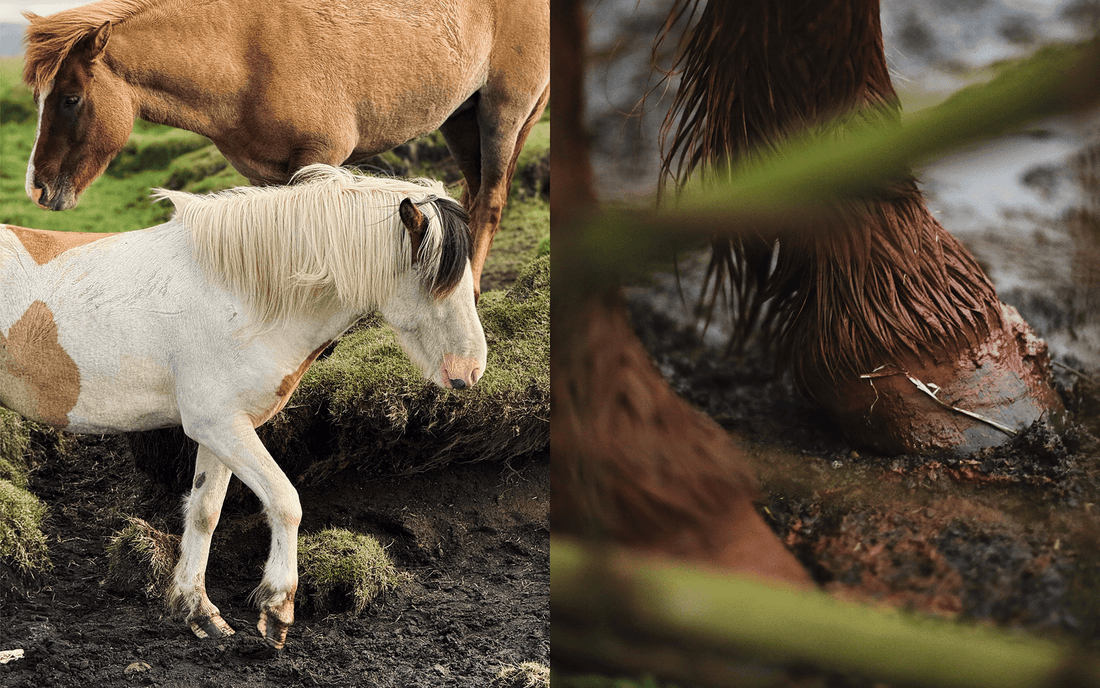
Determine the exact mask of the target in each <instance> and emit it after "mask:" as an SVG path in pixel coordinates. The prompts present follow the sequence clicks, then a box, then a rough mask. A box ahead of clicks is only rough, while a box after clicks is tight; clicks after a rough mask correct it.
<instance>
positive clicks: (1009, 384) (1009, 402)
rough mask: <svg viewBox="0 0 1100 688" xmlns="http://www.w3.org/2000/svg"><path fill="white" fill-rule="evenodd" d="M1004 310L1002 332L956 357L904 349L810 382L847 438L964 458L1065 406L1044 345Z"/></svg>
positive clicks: (878, 447) (881, 448)
mask: <svg viewBox="0 0 1100 688" xmlns="http://www.w3.org/2000/svg"><path fill="white" fill-rule="evenodd" d="M1003 314H1004V319H1005V324H1006V327H1005V328H1004V329H1003V330H1002V329H998V330H994V331H993V332H990V333H989V334H988V335H987V336H986V338H985V341H983V342H981V343H980V344H978V345H977V346H975V347H972V348H969V349H967V350H965V351H963V352H961V353H959V354H956V355H955V356H947V355H944V356H943V357H942V358H941V359H940V360H935V361H934V360H927V359H924V358H921V357H918V356H916V355H912V354H909V355H906V356H901V357H899V358H898V360H896V361H892V362H887V364H885V365H883V366H882V367H880V368H877V369H874V370H868V371H866V374H864V375H861V376H860V377H858V378H848V379H841V380H838V381H835V382H828V381H826V380H825V379H823V378H821V379H817V380H811V381H808V382H809V384H808V385H807V387H808V388H809V390H810V392H811V394H812V395H813V396H814V398H816V399H817V400H818V402H819V403H821V405H822V406H823V407H824V408H825V409H826V410H827V411H828V412H829V414H830V415H831V416H832V417H833V419H834V420H835V421H836V422H837V424H838V425H839V426H840V428H841V430H843V431H844V433H845V435H847V436H848V438H849V439H850V440H852V441H853V442H854V443H856V444H859V445H861V446H864V447H868V448H870V449H871V450H873V451H876V452H879V453H882V454H920V453H924V452H929V451H942V450H950V451H953V452H954V453H955V454H956V455H959V456H963V455H966V454H970V453H972V452H975V451H978V450H979V449H984V448H986V447H993V446H997V445H1000V444H1004V443H1005V442H1007V441H1009V440H1010V439H1011V438H1012V437H1014V436H1015V435H1016V434H1017V433H1019V432H1020V431H1022V430H1025V429H1026V428H1027V427H1028V426H1029V425H1031V424H1032V423H1033V422H1035V421H1036V420H1038V419H1039V418H1040V417H1042V416H1044V414H1052V413H1053V414H1057V413H1059V412H1061V411H1062V410H1063V407H1062V403H1061V400H1060V399H1059V397H1058V395H1057V393H1056V392H1055V391H1054V389H1053V388H1052V387H1051V384H1050V370H1049V366H1050V361H1049V358H1048V357H1047V353H1046V344H1045V343H1044V342H1043V341H1042V340H1040V339H1038V337H1036V336H1035V335H1034V333H1032V331H1031V329H1030V328H1029V327H1028V326H1027V324H1026V323H1024V321H1023V320H1022V319H1021V318H1020V316H1019V315H1018V314H1017V313H1016V311H1015V309H1012V308H1010V307H1008V306H1004V307H1003Z"/></svg>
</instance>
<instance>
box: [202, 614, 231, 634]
mask: <svg viewBox="0 0 1100 688" xmlns="http://www.w3.org/2000/svg"><path fill="white" fill-rule="evenodd" d="M191 631H192V632H194V634H195V635H196V636H198V637H200V638H228V637H229V636H231V635H233V634H234V633H235V632H236V631H234V630H233V628H232V627H231V626H230V625H229V624H227V623H226V622H225V619H223V618H222V615H221V614H213V615H211V616H197V617H195V618H194V619H191Z"/></svg>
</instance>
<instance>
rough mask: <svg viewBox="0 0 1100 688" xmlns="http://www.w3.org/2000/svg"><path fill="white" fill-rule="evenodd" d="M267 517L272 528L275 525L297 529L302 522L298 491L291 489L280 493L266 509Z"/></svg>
mask: <svg viewBox="0 0 1100 688" xmlns="http://www.w3.org/2000/svg"><path fill="white" fill-rule="evenodd" d="M267 516H268V519H269V520H270V521H271V525H272V527H275V526H277V525H279V526H284V527H286V528H292V529H297V528H298V525H299V524H300V523H301V522H302V502H301V499H299V497H298V491H297V490H295V489H294V488H293V487H290V488H289V490H283V491H280V494H279V495H278V496H277V497H276V498H275V499H273V500H272V501H271V504H269V505H268V507H267Z"/></svg>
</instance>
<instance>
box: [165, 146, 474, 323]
mask: <svg viewBox="0 0 1100 688" xmlns="http://www.w3.org/2000/svg"><path fill="white" fill-rule="evenodd" d="M153 196H154V198H157V199H168V200H170V201H172V203H173V204H174V205H175V206H176V213H175V215H174V219H175V220H177V221H179V222H181V223H183V224H184V225H186V226H187V227H188V228H189V229H190V230H191V239H192V242H193V244H194V250H195V259H196V261H197V262H198V263H199V265H200V266H201V267H202V269H203V271H204V272H205V274H206V276H207V277H208V278H209V279H211V280H212V281H214V282H216V283H221V284H223V285H224V286H226V287H227V288H229V289H230V290H231V291H233V292H234V293H235V294H237V295H238V296H239V297H240V298H242V299H243V300H244V301H245V302H246V303H248V304H249V306H250V307H251V309H252V312H253V313H252V314H253V316H254V317H255V318H256V319H257V320H258V321H259V322H260V323H261V324H263V325H270V324H272V323H275V322H278V321H280V320H283V319H286V318H288V317H291V316H294V315H297V314H300V313H302V312H306V311H309V310H312V309H315V308H318V307H324V306H329V305H336V304H338V305H339V306H340V307H342V308H346V309H349V310H353V311H358V312H365V311H369V310H370V309H372V308H374V307H375V306H377V305H378V304H379V303H380V302H382V301H384V300H386V299H387V298H388V297H389V296H390V294H391V293H392V291H393V289H394V287H395V285H396V282H397V279H398V277H399V276H400V275H401V274H403V273H405V272H407V271H408V270H411V269H416V270H417V272H418V274H419V277H420V279H421V281H422V282H423V283H424V284H425V285H426V286H427V287H428V288H429V289H433V285H435V286H434V288H438V287H439V282H440V280H449V279H451V278H450V276H448V275H441V274H440V272H441V265H442V270H443V272H446V271H447V267H446V265H445V264H446V263H448V262H451V261H450V260H449V259H448V256H447V255H446V254H447V253H448V250H449V248H453V247H452V246H451V245H452V244H453V243H454V242H450V241H448V238H447V236H446V232H445V229H446V227H445V223H444V222H443V219H444V218H443V216H444V215H445V214H446V213H449V212H452V210H451V209H446V210H443V211H441V210H440V207H437V205H438V206H442V205H444V204H448V203H450V204H453V205H454V207H455V209H457V211H456V212H461V209H460V206H458V204H457V202H455V201H453V200H452V199H451V198H450V197H449V196H447V193H446V190H445V189H444V188H443V185H442V184H441V183H439V182H436V181H431V180H427V179H417V180H402V179H391V178H383V177H369V176H363V175H359V174H354V173H352V172H350V171H348V170H345V169H341V168H336V167H331V166H329V165H320V164H318V165H310V166H308V167H305V168H303V169H302V170H301V171H299V172H298V174H296V175H295V176H294V179H293V180H292V184H291V185H290V186H271V187H238V188H235V189H229V190H227V191H220V192H217V193H213V194H208V195H205V196H197V195H194V194H189V193H185V192H182V191H169V190H165V189H157V190H155V192H154V194H153ZM405 198H409V199H410V200H412V201H413V203H416V204H417V206H418V207H419V209H420V211H421V212H422V213H424V216H425V217H426V218H427V219H428V228H427V230H426V231H425V233H424V238H423V240H422V242H421V245H420V250H419V259H418V261H417V264H416V266H415V268H414V266H413V264H412V258H413V257H412V243H411V241H410V239H409V237H408V231H407V230H406V228H405V226H404V225H403V224H402V223H401V219H400V217H399V215H398V207H399V205H400V203H401V201H402V200H403V199H405ZM432 201H435V202H434V203H433V202H432ZM462 232H467V233H468V229H467V228H466V227H465V225H463V226H462ZM458 243H460V244H461V243H462V242H461V241H459V242H458ZM457 250H458V251H463V252H464V251H465V244H462V246H460V247H459V248H458V249H457ZM461 258H462V259H463V260H465V259H466V255H462V256H461ZM464 267H465V264H464V263H463V268H464Z"/></svg>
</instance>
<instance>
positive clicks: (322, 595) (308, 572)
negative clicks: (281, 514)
mask: <svg viewBox="0 0 1100 688" xmlns="http://www.w3.org/2000/svg"><path fill="white" fill-rule="evenodd" d="M405 577H406V574H402V573H399V572H398V570H397V568H396V567H395V566H394V565H393V562H392V561H390V557H389V555H387V554H386V551H385V550H384V549H383V548H382V545H381V544H379V543H378V540H375V539H374V538H373V537H370V536H368V535H361V534H359V533H352V532H350V531H348V530H344V529H342V528H328V529H325V530H322V531H321V532H319V533H309V534H304V535H299V536H298V579H299V581H300V582H301V583H302V584H303V585H302V586H301V587H300V588H299V591H302V592H304V593H305V594H306V595H307V597H308V599H309V602H310V606H312V607H313V608H314V610H316V611H317V612H319V613H320V612H325V611H332V610H333V607H337V606H342V605H340V604H339V602H338V600H341V599H343V600H347V607H348V608H350V609H351V610H352V611H353V612H354V613H355V614H359V613H361V612H362V611H363V610H364V609H366V607H367V605H368V604H370V602H371V601H372V600H374V599H375V598H376V597H378V596H379V595H381V594H382V593H384V592H386V591H388V590H393V589H394V588H396V587H397V586H398V584H399V583H401V581H402V580H403V579H404V578H405Z"/></svg>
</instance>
